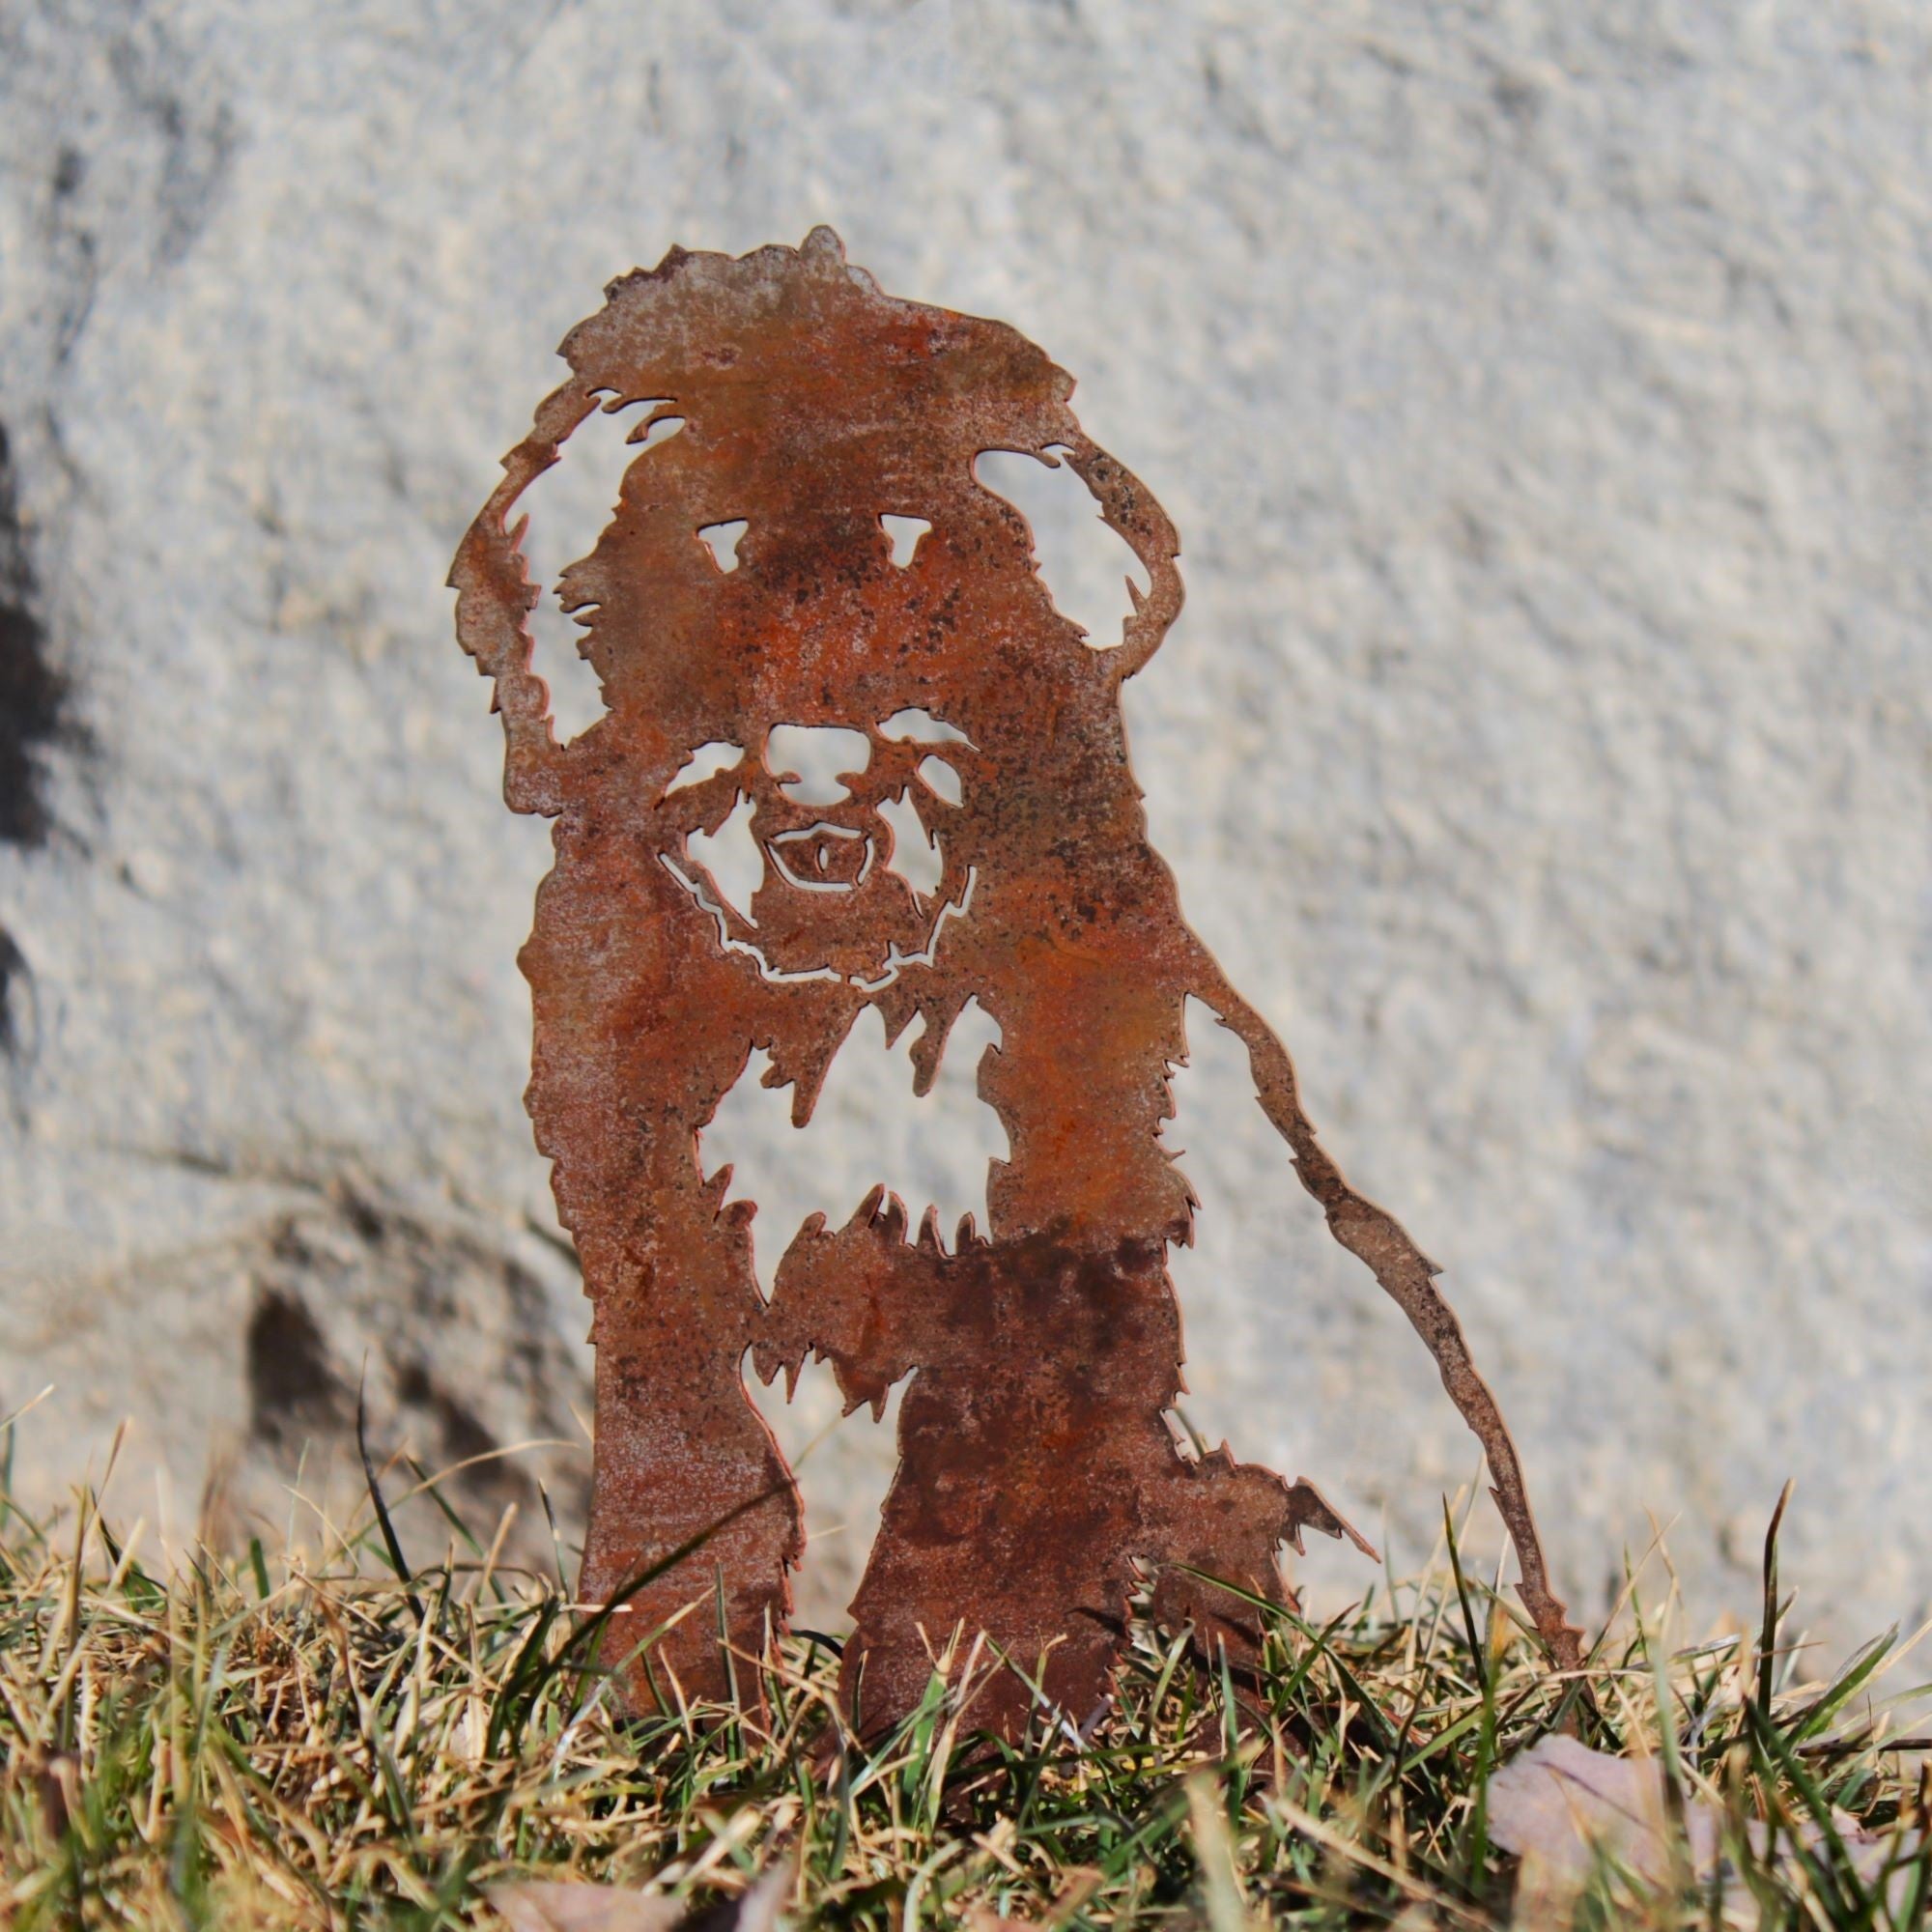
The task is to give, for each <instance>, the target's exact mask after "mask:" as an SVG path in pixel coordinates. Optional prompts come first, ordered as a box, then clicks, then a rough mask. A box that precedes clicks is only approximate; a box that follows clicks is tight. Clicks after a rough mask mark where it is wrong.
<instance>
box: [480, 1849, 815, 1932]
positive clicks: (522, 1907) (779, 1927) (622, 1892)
mask: <svg viewBox="0 0 1932 1932" xmlns="http://www.w3.org/2000/svg"><path fill="white" fill-rule="evenodd" d="M793 1877H794V1870H793V1866H792V1864H791V1862H790V1861H788V1860H787V1861H784V1862H782V1863H780V1864H776V1865H774V1866H773V1867H772V1868H771V1870H770V1871H768V1872H766V1873H765V1874H764V1875H763V1876H762V1877H760V1878H759V1879H758V1880H757V1882H756V1883H755V1884H754V1885H753V1886H752V1887H751V1888H750V1889H748V1890H746V1891H744V1892H742V1893H740V1894H739V1896H738V1897H736V1898H730V1899H724V1900H721V1901H720V1902H719V1903H718V1904H716V1905H707V1906H704V1907H702V1908H701V1909H700V1910H698V1911H696V1912H692V1911H690V1910H689V1909H688V1907H687V1906H686V1904H685V1902H684V1901H683V1900H682V1899H676V1898H665V1897H662V1896H656V1897H652V1896H646V1895H645V1894H644V1893H643V1892H641V1891H629V1890H626V1889H624V1888H623V1887H622V1886H614V1885H586V1884H582V1883H581V1882H579V1883H572V1882H559V1881H557V1880H554V1879H552V1880H540V1881H539V1880H531V1881H528V1882H526V1883H519V1884H515V1885H496V1886H492V1887H491V1888H490V1903H491V1904H492V1905H494V1906H495V1907H496V1908H497V1911H498V1912H499V1913H501V1914H502V1916H503V1918H505V1919H506V1920H507V1921H508V1922H509V1926H510V1932H783V1928H784V1926H785V1924H786V1919H785V1916H784V1901H785V1897H786V1895H787V1894H788V1893H789V1892H790V1890H791V1887H792V1880H793Z"/></svg>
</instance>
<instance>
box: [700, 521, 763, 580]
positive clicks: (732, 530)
mask: <svg viewBox="0 0 1932 1932" xmlns="http://www.w3.org/2000/svg"><path fill="white" fill-rule="evenodd" d="M751 527H752V526H751V525H750V523H748V522H747V521H746V519H745V518H743V517H733V518H731V519H729V520H728V521H727V522H725V523H722V524H700V525H699V526H698V530H697V535H698V539H699V541H700V542H702V544H703V545H704V548H705V549H706V550H708V551H709V552H710V553H711V561H712V562H713V563H715V564H716V565H717V566H718V568H719V569H720V570H721V571H725V572H730V571H733V570H736V569H737V568H738V539H739V538H740V537H742V536H743V535H744V534H745V532H746V531H747V530H748V529H750V528H751Z"/></svg>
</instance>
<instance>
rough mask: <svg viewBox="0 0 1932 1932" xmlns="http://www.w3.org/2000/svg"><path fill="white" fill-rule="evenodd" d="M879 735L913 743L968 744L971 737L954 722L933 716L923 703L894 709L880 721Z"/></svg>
mask: <svg viewBox="0 0 1932 1932" xmlns="http://www.w3.org/2000/svg"><path fill="white" fill-rule="evenodd" d="M879 736H880V737H881V738H890V739H892V740H893V741H894V742H895V743H901V742H910V743H912V744H915V745H970V744H972V742H973V741H972V739H970V738H969V737H967V735H966V734H965V732H963V731H962V730H960V728H959V727H958V725H949V724H948V723H947V722H946V720H945V719H943V718H935V717H934V716H933V715H932V713H931V712H930V711H927V710H926V709H925V708H924V707H923V705H918V704H909V705H907V706H906V707H905V709H904V710H903V711H895V712H894V713H893V715H892V716H891V717H890V718H888V719H885V720H883V721H882V722H881V724H880V725H879Z"/></svg>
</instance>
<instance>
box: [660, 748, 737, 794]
mask: <svg viewBox="0 0 1932 1932" xmlns="http://www.w3.org/2000/svg"><path fill="white" fill-rule="evenodd" d="M744 758H745V748H744V747H743V746H742V745H727V744H726V743H725V741H724V739H722V738H713V739H712V740H711V741H710V742H709V743H708V744H703V745H700V746H698V748H697V749H696V751H695V752H693V753H692V754H691V755H690V757H688V758H687V759H685V761H684V763H683V764H681V765H680V766H678V768H677V770H676V771H675V772H674V773H673V774H672V775H671V781H670V783H669V784H668V785H666V786H665V788H664V795H665V796H666V797H667V798H668V797H669V796H670V795H671V793H672V792H674V791H683V790H684V789H685V787H686V786H687V785H695V784H702V783H703V782H704V781H705V780H706V779H715V778H716V777H717V776H718V774H719V773H720V772H728V771H729V770H730V769H731V767H732V766H733V765H737V764H742V763H743V762H744Z"/></svg>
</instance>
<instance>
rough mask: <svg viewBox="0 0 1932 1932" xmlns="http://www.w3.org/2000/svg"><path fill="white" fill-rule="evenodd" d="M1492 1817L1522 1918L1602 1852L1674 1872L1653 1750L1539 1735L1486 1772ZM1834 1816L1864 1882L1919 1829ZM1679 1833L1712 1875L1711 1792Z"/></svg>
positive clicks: (1813, 1830)
mask: <svg viewBox="0 0 1932 1932" xmlns="http://www.w3.org/2000/svg"><path fill="white" fill-rule="evenodd" d="M1489 1819H1490V1835H1491V1837H1492V1839H1493V1840H1494V1841H1495V1843H1496V1844H1498V1845H1499V1846H1501V1847H1502V1849H1503V1850H1504V1851H1506V1852H1513V1853H1515V1854H1516V1856H1517V1857H1518V1858H1520V1860H1521V1861H1522V1871H1521V1874H1520V1878H1519V1880H1518V1883H1517V1918H1518V1920H1519V1922H1521V1923H1541V1922H1543V1921H1544V1919H1545V1918H1551V1917H1553V1916H1555V1915H1557V1914H1559V1913H1560V1912H1561V1910H1562V1909H1563V1908H1564V1907H1565V1906H1566V1905H1567V1904H1568V1903H1569V1902H1570V1901H1571V1900H1573V1899H1574V1898H1575V1897H1576V1895H1577V1892H1579V1891H1580V1890H1581V1889H1583V1886H1584V1885H1585V1883H1586V1882H1587V1881H1588V1879H1589V1876H1590V1872H1591V1870H1592V1868H1593V1866H1594V1865H1595V1863H1596V1861H1597V1859H1598V1858H1599V1856H1602V1857H1605V1858H1607V1859H1608V1860H1610V1861H1612V1862H1614V1863H1616V1864H1619V1865H1622V1866H1624V1867H1625V1868H1627V1869H1628V1870H1630V1871H1633V1872H1634V1873H1635V1874H1636V1875H1637V1876H1638V1877H1639V1878H1641V1879H1643V1880H1644V1881H1645V1882H1646V1883H1648V1884H1650V1885H1662V1884H1663V1883H1665V1882H1666V1881H1667V1880H1668V1879H1669V1877H1670V1867H1671V1856H1672V1851H1671V1847H1672V1839H1671V1834H1670V1830H1669V1813H1668V1810H1667V1808H1666V1806H1665V1803H1664V1785H1663V1767H1662V1763H1661V1762H1660V1761H1659V1760H1658V1759H1656V1758H1623V1757H1611V1756H1609V1755H1607V1754H1606V1753H1605V1752H1603V1751H1595V1750H1592V1749H1590V1747H1588V1746H1587V1745H1581V1744H1578V1743H1577V1740H1576V1739H1575V1738H1571V1737H1560V1736H1559V1737H1548V1738H1540V1739H1538V1741H1537V1742H1536V1743H1535V1744H1534V1745H1532V1746H1531V1747H1529V1749H1528V1750H1526V1751H1524V1752H1522V1753H1521V1754H1520V1756H1518V1757H1516V1758H1513V1759H1512V1760H1511V1761H1510V1762H1509V1763H1508V1764H1506V1765H1504V1766H1503V1768H1502V1769H1501V1770H1500V1771H1499V1772H1497V1773H1496V1775H1495V1776H1494V1777H1493V1778H1492V1780H1491V1782H1490V1801H1489ZM1832 1823H1833V1829H1834V1830H1835V1831H1836V1833H1837V1834H1838V1837H1839V1839H1840V1841H1841V1842H1842V1843H1843V1845H1844V1847H1845V1850H1846V1853H1847V1854H1848V1856H1849V1857H1850V1860H1851V1862H1852V1865H1853V1868H1854V1869H1855V1870H1856V1871H1857V1872H1858V1874H1859V1876H1860V1877H1861V1879H1862V1880H1864V1881H1865V1882H1866V1883H1867V1884H1870V1883H1872V1882H1873V1881H1875V1880H1876V1879H1877V1878H1878V1877H1879V1876H1880V1875H1881V1874H1882V1873H1883V1872H1884V1870H1885V1867H1886V1864H1887V1863H1888V1861H1890V1860H1892V1859H1894V1858H1898V1857H1901V1856H1904V1857H1909V1856H1910V1855H1911V1854H1912V1852H1913V1851H1914V1849H1915V1848H1916V1847H1917V1845H1918V1834H1916V1833H1915V1834H1912V1835H1911V1837H1910V1838H1909V1839H1907V1840H1904V1841H1901V1840H1900V1839H1899V1838H1898V1837H1896V1836H1895V1835H1894V1834H1893V1833H1878V1832H1867V1831H1865V1830H1863V1829H1862V1828H1861V1826H1860V1825H1859V1824H1858V1823H1857V1821H1856V1820H1854V1819H1853V1818H1851V1817H1850V1816H1849V1815H1847V1814H1846V1813H1844V1812H1841V1811H1834V1812H1833V1815H1832ZM1747 1831H1748V1833H1749V1837H1750V1842H1751V1844H1752V1846H1753V1848H1754V1849H1755V1850H1757V1851H1758V1852H1759V1853H1760V1854H1762V1852H1763V1851H1764V1848H1765V1845H1766V1844H1767V1842H1768V1840H1767V1837H1766V1833H1765V1829H1764V1827H1763V1825H1762V1824H1760V1823H1758V1822H1756V1821H1755V1820H1754V1821H1752V1822H1751V1823H1750V1825H1749V1826H1748V1827H1747ZM1684 1833H1685V1847H1684V1854H1683V1856H1685V1858H1686V1861H1687V1862H1688V1865H1689V1867H1690V1872H1691V1873H1692V1874H1693V1875H1694V1876H1695V1877H1697V1878H1700V1879H1702V1878H1706V1877H1708V1876H1709V1875H1710V1873H1711V1872H1712V1870H1713V1869H1714V1868H1715V1867H1716V1866H1717V1864H1718V1862H1719V1859H1720V1858H1721V1857H1722V1856H1723V1853H1724V1845H1723V1833H1722V1831H1721V1828H1720V1824H1719V1812H1718V1809H1717V1807H1716V1806H1715V1805H1714V1804H1712V1803H1711V1802H1710V1801H1709V1800H1708V1799H1706V1798H1701V1797H1698V1796H1696V1795H1695V1794H1694V1793H1693V1794H1690V1795H1687V1797H1686V1798H1685V1801H1684ZM1799 1835H1800V1840H1801V1842H1802V1844H1803V1845H1804V1847H1805V1848H1806V1849H1809V1848H1810V1847H1812V1846H1815V1845H1817V1844H1818V1843H1820V1841H1821V1840H1822V1839H1823V1837H1824V1833H1823V1832H1822V1831H1821V1830H1820V1829H1819V1827H1818V1826H1816V1825H1815V1824H1812V1825H1807V1826H1806V1827H1805V1828H1804V1831H1803V1832H1801V1833H1800V1834H1799ZM1901 1876H1902V1875H1901ZM1727 1877H1734V1874H1731V1875H1727Z"/></svg>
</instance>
